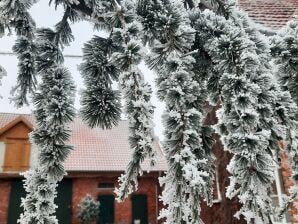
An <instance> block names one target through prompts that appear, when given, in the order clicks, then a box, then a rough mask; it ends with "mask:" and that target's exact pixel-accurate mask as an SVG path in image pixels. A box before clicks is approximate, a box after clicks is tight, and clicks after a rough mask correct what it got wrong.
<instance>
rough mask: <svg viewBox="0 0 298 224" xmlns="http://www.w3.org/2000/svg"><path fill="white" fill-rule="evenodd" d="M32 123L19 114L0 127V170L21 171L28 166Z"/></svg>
mask: <svg viewBox="0 0 298 224" xmlns="http://www.w3.org/2000/svg"><path fill="white" fill-rule="evenodd" d="M32 130H33V127H32V124H31V123H30V122H29V121H28V120H27V119H26V118H25V117H24V116H23V115H19V116H17V117H16V118H15V119H13V120H11V121H10V122H8V123H7V124H6V125H5V126H3V127H2V128H1V129H0V171H1V172H22V171H25V170H27V169H28V168H29V167H30V163H31V162H30V160H31V159H30V158H31V156H30V154H31V144H30V141H29V133H30V132H31V131H32Z"/></svg>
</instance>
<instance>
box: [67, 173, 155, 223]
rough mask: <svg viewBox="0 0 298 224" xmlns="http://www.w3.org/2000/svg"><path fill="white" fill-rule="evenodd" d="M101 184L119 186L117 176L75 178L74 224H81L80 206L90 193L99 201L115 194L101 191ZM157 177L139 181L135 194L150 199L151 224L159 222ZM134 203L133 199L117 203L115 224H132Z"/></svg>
mask: <svg viewBox="0 0 298 224" xmlns="http://www.w3.org/2000/svg"><path fill="white" fill-rule="evenodd" d="M99 183H114V184H115V186H116V184H117V176H108V175H105V176H98V177H79V178H73V198H72V223H73V224H79V220H78V219H77V214H78V204H79V202H80V200H81V199H82V198H83V197H84V196H85V195H86V194H87V193H88V194H90V195H92V196H93V197H94V199H97V197H98V196H99V195H106V194H114V193H113V190H112V189H99V188H98V184H99ZM156 191H157V177H152V176H151V177H142V178H140V180H139V189H138V191H137V192H135V194H146V195H147V199H148V221H149V224H156V223H157V221H156V219H157V212H158V211H157V209H158V206H157V201H156V200H157V198H156V193H157V192H156ZM131 222H132V203H131V197H129V198H127V199H126V200H125V201H124V202H122V203H118V202H116V201H115V223H117V224H131Z"/></svg>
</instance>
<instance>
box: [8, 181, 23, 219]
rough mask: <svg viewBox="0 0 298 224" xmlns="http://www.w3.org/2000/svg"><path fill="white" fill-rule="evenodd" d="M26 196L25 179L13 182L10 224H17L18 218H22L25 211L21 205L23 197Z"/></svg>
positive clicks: (9, 207)
mask: <svg viewBox="0 0 298 224" xmlns="http://www.w3.org/2000/svg"><path fill="white" fill-rule="evenodd" d="M25 196H26V192H25V189H24V188H23V181H22V180H21V179H16V180H13V181H12V182H11V189H10V199H9V205H8V217H7V223H8V224H17V220H18V219H19V218H20V215H21V213H22V212H23V207H21V198H23V197H25Z"/></svg>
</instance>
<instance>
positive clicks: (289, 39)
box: [271, 19, 298, 211]
mask: <svg viewBox="0 0 298 224" xmlns="http://www.w3.org/2000/svg"><path fill="white" fill-rule="evenodd" d="M271 53H272V55H273V63H274V64H275V65H276V66H277V69H276V72H275V74H276V77H277V79H278V81H279V83H280V85H281V87H282V88H283V89H284V90H285V91H289V92H290V95H291V97H292V99H293V101H294V102H295V104H296V108H294V109H293V110H289V111H287V113H288V116H285V117H284V119H283V120H284V122H285V123H286V124H287V125H288V126H289V127H290V128H289V129H288V133H287V135H288V136H287V140H288V143H289V144H287V148H286V150H287V155H288V157H289V160H290V163H291V167H292V180H293V181H294V183H295V185H294V186H293V187H292V188H291V189H290V192H291V195H290V197H289V198H287V199H286V201H285V203H284V207H283V208H282V209H281V210H282V211H286V209H287V207H288V206H289V203H291V202H294V201H295V199H296V200H297V198H298V185H297V183H298V133H297V129H298V122H297V121H298V109H297V105H298V59H297V57H298V20H297V19H295V20H293V21H290V22H289V23H288V24H287V26H286V27H285V28H284V29H283V30H281V31H280V32H279V33H278V34H277V35H275V36H274V37H273V38H272V39H271ZM296 203H297V202H296ZM296 206H297V205H296Z"/></svg>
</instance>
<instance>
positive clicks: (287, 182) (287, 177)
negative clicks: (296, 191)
mask: <svg viewBox="0 0 298 224" xmlns="http://www.w3.org/2000/svg"><path fill="white" fill-rule="evenodd" d="M280 158H281V166H280V169H281V175H282V178H283V184H284V188H285V191H286V192H285V193H286V194H287V195H290V193H289V189H290V188H291V187H292V186H293V185H294V182H293V181H292V180H291V175H292V171H291V166H290V162H289V160H288V156H287V154H286V153H285V152H284V151H281V153H280ZM297 202H298V201H297ZM289 214H290V217H291V223H293V224H294V223H298V220H297V219H295V215H298V211H297V209H296V208H295V207H294V206H293V205H291V206H290V208H289Z"/></svg>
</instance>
